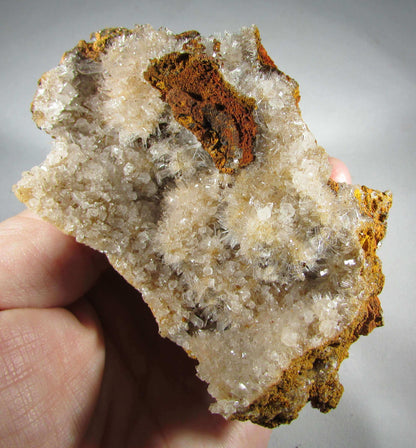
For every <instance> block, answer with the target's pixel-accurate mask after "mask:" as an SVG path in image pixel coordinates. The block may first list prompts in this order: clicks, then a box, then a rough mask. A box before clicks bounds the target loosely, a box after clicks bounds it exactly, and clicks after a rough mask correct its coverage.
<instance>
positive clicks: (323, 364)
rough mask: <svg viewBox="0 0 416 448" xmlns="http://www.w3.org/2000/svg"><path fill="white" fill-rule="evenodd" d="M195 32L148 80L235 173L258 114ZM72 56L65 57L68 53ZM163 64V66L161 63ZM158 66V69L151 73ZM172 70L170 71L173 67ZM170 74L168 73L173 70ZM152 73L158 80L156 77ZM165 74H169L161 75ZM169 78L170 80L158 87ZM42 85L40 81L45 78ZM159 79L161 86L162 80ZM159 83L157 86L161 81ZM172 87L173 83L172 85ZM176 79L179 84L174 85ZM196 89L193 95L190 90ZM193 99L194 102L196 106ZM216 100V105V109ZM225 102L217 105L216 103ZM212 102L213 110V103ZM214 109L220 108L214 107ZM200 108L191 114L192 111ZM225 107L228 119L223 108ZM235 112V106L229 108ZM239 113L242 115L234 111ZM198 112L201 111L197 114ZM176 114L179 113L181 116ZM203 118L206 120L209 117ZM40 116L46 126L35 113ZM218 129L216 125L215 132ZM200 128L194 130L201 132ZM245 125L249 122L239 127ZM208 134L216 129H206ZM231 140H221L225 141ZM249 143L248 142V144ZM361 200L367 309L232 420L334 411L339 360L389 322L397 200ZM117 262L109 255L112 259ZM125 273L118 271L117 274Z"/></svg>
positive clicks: (267, 63)
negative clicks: (186, 73) (389, 236)
mask: <svg viewBox="0 0 416 448" xmlns="http://www.w3.org/2000/svg"><path fill="white" fill-rule="evenodd" d="M130 33H131V31H130V30H128V29H125V28H107V29H104V30H102V31H98V32H96V33H94V34H93V35H92V36H91V39H93V41H92V42H86V41H84V40H82V41H80V42H79V43H78V45H77V47H76V49H75V50H76V51H77V53H78V56H79V57H81V58H86V59H92V60H97V59H98V58H99V57H100V55H101V53H103V52H105V51H106V49H107V48H108V46H109V45H111V43H112V40H113V39H114V38H115V37H117V36H119V35H123V34H124V35H129V34H130ZM199 36H200V35H199V33H198V32H197V31H187V32H185V33H181V34H177V35H176V36H175V37H176V38H177V39H178V40H181V41H184V44H183V50H184V52H185V53H187V54H188V56H187V57H186V59H187V60H186V61H184V59H183V54H184V53H176V54H171V55H168V59H169V60H163V58H162V60H159V61H157V60H155V61H152V62H151V64H150V66H149V72H148V79H147V80H148V81H149V82H151V83H152V80H153V83H152V84H153V85H154V87H155V88H157V89H158V90H159V91H160V92H161V93H162V98H163V97H164V98H163V99H164V100H166V99H167V98H166V97H167V96H168V94H169V93H170V92H171V91H172V90H174V92H173V93H172V98H170V101H166V102H168V103H169V104H170V106H171V107H172V109H175V108H176V111H175V110H174V111H173V112H174V115H176V116H175V118H176V119H177V120H178V122H179V123H181V124H182V125H183V126H185V127H186V128H187V129H189V130H191V131H192V132H194V134H195V135H196V134H197V132H195V131H196V130H198V133H199V134H200V135H197V137H198V138H199V140H200V141H201V144H202V145H203V147H204V149H206V150H207V151H208V152H209V153H210V155H211V157H212V158H213V160H214V163H215V165H216V166H217V168H218V169H219V170H220V171H223V172H228V173H233V172H234V167H230V166H229V164H228V162H229V161H231V160H232V158H233V156H237V157H238V156H239V157H238V158H239V167H240V168H242V167H244V166H246V165H248V164H249V163H250V162H252V160H253V159H254V157H255V155H254V154H253V151H252V149H253V142H254V138H255V134H256V125H255V123H254V120H253V122H252V112H253V109H254V108H255V105H254V104H253V103H252V101H251V99H250V98H245V97H243V96H242V95H239V94H238V93H237V92H236V91H235V90H234V89H233V87H232V86H230V85H229V84H228V83H226V82H225V81H224V80H223V79H222V78H221V75H220V74H219V72H218V66H217V64H216V62H215V61H214V60H212V59H211V60H207V59H208V58H206V57H204V50H205V48H204V46H203V45H202V44H201V42H200V37H199ZM255 37H256V43H257V53H258V60H259V62H260V65H261V67H262V70H264V71H276V72H278V73H279V75H281V76H285V77H286V78H287V79H289V80H290V79H291V78H290V77H289V76H288V75H285V74H284V73H283V72H282V71H280V70H279V69H278V68H277V66H276V65H275V63H274V62H273V60H272V59H271V58H270V57H269V55H268V54H267V52H266V50H265V49H264V47H263V45H262V43H261V40H260V34H259V32H258V30H256V36H255ZM214 44H215V46H214V51H215V52H219V51H220V45H219V42H218V41H216V42H214ZM66 54H67V53H65V54H64V55H63V58H64V57H65V56H66ZM165 62H168V65H169V63H170V64H172V65H173V66H174V67H175V66H176V68H177V66H182V67H183V68H189V67H191V71H194V72H195V71H196V72H199V76H196V77H195V78H196V79H194V81H196V82H195V84H194V85H197V84H199V82H200V81H201V79H202V78H204V76H205V75H206V74H207V73H208V72H210V73H211V74H214V75H215V77H216V80H215V83H216V84H217V86H216V89H217V90H218V95H219V96H220V97H223V99H222V101H220V102H218V101H213V99H212V98H209V92H207V89H206V88H205V92H202V89H201V92H200V91H198V92H196V93H195V94H194V98H191V100H190V99H189V98H187V97H185V95H184V94H183V93H184V92H186V89H185V88H184V89H182V87H183V86H184V84H185V83H183V82H182V81H183V80H174V81H173V82H172V77H171V76H166V77H165V76H161V73H160V72H159V73H157V72H158V71H159V70H158V68H159V67H158V65H159V64H161V65H162V66H163V64H164V63H165ZM158 63H159V64H158ZM152 68H153V70H155V72H156V73H155V72H153V73H152ZM169 71H170V70H169ZM169 71H168V72H169ZM152 74H153V75H155V74H156V75H157V76H154V77H153V79H151V78H152V76H150V75H152ZM162 78H165V79H162ZM160 81H162V82H163V81H164V82H166V81H167V83H166V84H168V85H166V84H165V85H164V86H163V85H162V84H160ZM41 82H42V78H41V79H40V80H39V83H41ZM158 83H159V84H158ZM157 84H158V85H157ZM169 84H170V85H169ZM172 84H174V85H172ZM192 93H193V92H192ZM292 94H293V97H294V98H295V100H296V104H297V105H298V103H299V100H300V95H299V88H298V86H297V85H296V87H295V89H294V91H293V93H292ZM192 100H196V101H195V103H193V102H192ZM215 104H217V107H216V108H215ZM218 105H219V107H218ZM207 106H208V107H207ZM214 108H215V110H214ZM192 109H194V110H193V111H192V113H190V112H191V110H192ZM225 109H227V114H226V115H227V116H224V115H225V114H224V115H222V114H221V113H222V112H223V111H224V110H225ZM228 109H229V110H228ZM236 110H237V113H236V112H235V111H236ZM194 111H196V112H194ZM175 112H176V113H175ZM201 112H203V113H204V114H206V115H207V117H208V118H209V119H210V120H211V122H212V124H211V126H210V127H209V128H210V129H206V128H205V129H204V127H203V126H201V124H200V123H199V122H198V115H199V114H201ZM207 117H203V118H204V120H203V121H205V122H206V121H207V120H206V118H207ZM33 118H34V121H35V122H36V124H37V125H38V126H40V124H39V122H38V121H37V119H36V117H35V116H34V117H33ZM220 118H226V120H225V126H224V125H221V123H220V122H221V120H220ZM243 122H246V123H247V122H248V123H249V126H248V128H249V130H248V133H247V134H244V132H243V133H241V131H240V132H239V133H238V134H237V133H236V132H235V128H236V127H237V124H238V127H239V128H240V125H243ZM216 127H217V129H215V128H216ZM195 128H196V129H195ZM241 128H244V126H241ZM207 131H210V132H207ZM221 137H222V140H223V142H224V141H225V142H226V144H225V145H224V144H223V145H222V147H220V145H218V144H217V142H218V141H221ZM243 141H244V143H243ZM236 146H240V147H242V146H243V149H244V150H243V151H242V154H236V152H235V147H236ZM328 184H329V186H330V187H331V189H332V190H333V192H334V194H337V191H338V190H339V188H340V187H339V184H337V183H336V182H334V181H333V180H329V181H328ZM17 196H18V198H19V199H20V200H21V201H22V202H25V201H26V200H27V198H25V197H23V196H22V195H21V192H20V194H19V192H17ZM355 197H356V199H357V201H358V203H359V206H360V211H361V213H362V215H364V216H367V217H368V218H370V219H369V220H368V222H367V223H366V224H365V225H363V226H362V228H361V229H360V230H359V232H358V233H359V241H360V244H361V247H362V248H363V251H364V254H365V263H364V267H363V269H362V272H361V275H362V277H363V279H364V281H365V283H366V284H367V285H369V290H368V295H367V296H368V297H367V298H366V299H365V300H363V301H362V306H361V307H360V309H359V310H358V311H357V314H356V316H355V318H354V319H353V320H352V321H351V323H350V324H349V325H348V326H347V327H346V328H345V329H344V330H343V331H342V332H340V333H339V334H338V335H337V336H336V337H334V338H333V339H332V340H330V341H328V342H327V343H325V344H323V345H321V346H320V347H317V348H314V349H311V350H309V351H307V352H306V353H305V354H304V355H302V356H301V357H299V358H297V359H295V360H294V361H292V363H291V365H290V366H289V367H288V368H287V369H286V370H285V372H284V373H283V375H282V377H281V378H280V379H279V381H278V382H277V383H276V384H274V385H273V386H271V387H270V388H269V389H268V390H267V391H265V392H264V393H263V395H262V396H261V397H259V398H258V399H257V400H255V401H254V402H253V403H251V404H250V405H249V406H248V407H247V408H246V409H244V410H243V411H241V412H237V413H235V414H233V415H232V416H231V419H234V420H242V421H244V420H251V421H252V422H254V423H257V424H260V425H262V426H266V427H269V428H274V427H276V426H278V425H280V424H284V423H290V422H291V421H292V420H294V419H295V418H296V417H297V416H298V413H299V411H300V410H301V409H302V408H303V407H304V406H305V404H306V403H307V402H308V401H310V402H311V404H312V406H313V407H315V408H318V409H319V410H320V411H321V412H328V411H329V410H331V409H333V408H335V407H336V406H337V404H338V402H339V400H340V398H341V395H342V392H343V386H342V384H341V383H340V382H339V378H338V369H339V366H340V364H341V362H342V361H343V360H344V359H345V358H347V357H348V349H349V347H350V345H351V344H352V343H353V342H355V341H356V340H357V339H358V338H359V336H361V335H367V334H369V333H370V332H371V331H372V330H373V329H374V328H376V327H379V326H382V325H383V319H382V315H381V313H382V310H381V306H380V301H379V299H378V297H377V295H378V294H379V293H380V292H381V290H382V289H383V285H384V275H383V273H382V271H381V262H380V260H379V258H378V257H377V256H376V249H377V246H378V243H379V242H380V241H381V240H382V239H383V238H384V235H385V232H386V219H387V215H388V211H389V209H390V207H391V205H392V197H391V194H390V193H388V192H384V193H383V192H379V191H376V190H371V189H369V188H367V187H365V186H363V187H361V188H357V189H356V190H355ZM111 261H112V260H110V262H111ZM119 272H120V271H119ZM120 273H121V274H122V275H123V277H125V278H126V280H127V281H130V282H132V279H131V273H129V272H120Z"/></svg>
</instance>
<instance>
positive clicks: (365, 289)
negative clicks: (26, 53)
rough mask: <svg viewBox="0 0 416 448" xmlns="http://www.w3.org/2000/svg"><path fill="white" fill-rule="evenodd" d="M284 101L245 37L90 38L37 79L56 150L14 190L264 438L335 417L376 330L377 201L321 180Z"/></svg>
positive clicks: (137, 34) (43, 124) (287, 87)
mask: <svg viewBox="0 0 416 448" xmlns="http://www.w3.org/2000/svg"><path fill="white" fill-rule="evenodd" d="M299 98H300V97H299V90H298V85H297V83H296V82H295V81H294V80H293V79H291V78H290V77H288V76H286V75H285V74H284V73H283V72H281V71H280V70H279V69H278V68H277V67H276V65H275V64H274V63H273V61H272V60H271V58H270V57H269V56H268V55H267V53H266V51H265V49H264V48H263V46H262V44H261V41H260V37H259V33H258V30H257V29H256V28H255V27H250V28H243V29H242V30H241V31H240V32H239V33H224V34H222V35H218V36H215V37H207V38H206V37H202V36H200V35H199V33H197V32H196V31H189V32H185V33H182V34H174V33H172V32H170V31H169V30H165V29H161V30H154V29H153V28H151V27H150V26H137V27H135V28H134V29H132V30H127V29H122V28H118V29H108V30H104V31H100V32H98V33H95V38H94V40H93V42H90V43H87V42H85V41H81V42H79V44H78V45H77V46H76V47H75V48H74V49H73V50H71V51H69V52H67V53H65V54H64V56H63V58H62V61H61V63H60V64H59V66H58V67H56V68H54V69H52V70H50V71H49V72H47V73H46V74H45V75H43V77H42V78H41V80H40V81H39V88H38V90H37V92H36V95H35V98H34V100H33V104H32V112H33V118H34V120H35V122H36V124H37V125H38V126H39V127H40V128H41V129H43V130H45V131H46V132H48V133H49V134H50V135H51V136H52V138H53V149H52V152H51V153H50V154H49V156H48V157H47V159H46V160H45V161H44V162H43V164H42V165H41V166H39V167H35V168H33V169H32V170H31V171H29V172H27V173H24V175H23V178H22V180H21V181H20V182H19V183H18V185H17V186H16V187H15V192H16V194H17V196H18V197H19V198H20V199H21V200H22V201H23V202H24V203H25V204H26V205H27V206H28V207H29V208H30V209H32V210H33V211H35V212H36V213H38V214H39V215H40V216H42V217H43V218H45V219H46V220H48V221H50V222H52V223H54V224H55V225H56V226H58V227H59V228H60V229H61V230H62V231H63V232H65V233H67V234H70V235H74V236H75V238H76V239H77V240H78V241H79V242H81V243H84V244H87V245H89V246H91V247H93V248H94V249H97V250H99V251H102V252H105V253H106V255H107V257H108V259H109V260H110V262H111V263H112V265H113V266H114V267H115V269H116V270H118V271H119V272H120V273H121V274H122V275H123V276H124V277H125V278H126V279H127V280H128V281H129V282H130V283H131V284H132V285H134V286H135V287H136V288H137V289H138V290H139V291H141V293H142V295H143V298H144V300H145V301H146V302H147V303H148V305H149V306H150V308H151V309H152V311H153V313H154V316H155V318H156V320H157V322H158V324H159V329H160V333H161V334H162V335H163V336H166V337H168V338H170V339H171V340H173V341H175V342H176V343H177V344H179V345H180V346H182V347H183V348H184V349H185V350H186V351H187V353H188V354H189V355H190V356H192V357H194V358H196V359H197V360H198V363H199V364H198V367H197V372H198V375H199V377H200V378H201V379H203V380H204V381H206V382H207V383H208V384H209V386H208V391H209V393H210V394H211V395H212V397H213V398H214V399H215V402H214V403H213V404H212V405H211V410H212V412H216V413H220V414H222V415H223V416H225V417H226V418H231V419H240V420H247V419H249V420H251V421H253V422H256V423H259V424H262V425H265V426H269V427H273V426H276V425H278V424H280V423H287V422H290V421H291V420H293V419H294V418H296V416H297V414H298V411H299V410H300V409H301V408H302V407H303V406H304V405H305V403H307V402H308V401H311V403H312V405H313V406H315V407H318V408H319V409H320V410H321V411H324V412H325V411H328V410H329V409H330V408H333V407H335V406H336V405H337V402H338V400H339V398H340V396H341V393H342V386H341V385H340V383H339V381H338V373H337V372H338V368H339V365H340V362H341V361H342V360H343V359H344V358H345V357H346V356H347V353H348V348H349V346H350V344H351V343H352V342H354V341H355V340H356V339H357V338H358V337H359V335H362V334H367V333H369V332H370V331H371V330H372V329H373V328H374V327H377V326H380V325H381V324H382V318H381V309H380V303H379V300H378V298H377V295H378V294H379V293H380V291H381V289H382V286H383V274H382V272H381V267H380V262H379V260H378V258H377V257H376V254H375V251H376V247H377V245H378V243H379V241H380V240H381V239H382V238H383V236H384V233H385V227H386V224H385V222H386V217H387V213H388V210H389V208H390V205H391V195H390V193H381V192H378V191H374V190H371V189H368V188H366V187H358V186H351V185H346V184H341V183H335V182H334V181H331V180H330V166H329V163H328V157H327V154H326V153H325V151H324V150H323V149H322V148H321V147H319V146H318V145H317V143H316V141H315V139H314V137H313V135H312V134H311V132H310V131H309V129H308V128H307V126H306V125H305V123H304V122H303V120H302V118H301V114H300V110H299V107H298V103H299Z"/></svg>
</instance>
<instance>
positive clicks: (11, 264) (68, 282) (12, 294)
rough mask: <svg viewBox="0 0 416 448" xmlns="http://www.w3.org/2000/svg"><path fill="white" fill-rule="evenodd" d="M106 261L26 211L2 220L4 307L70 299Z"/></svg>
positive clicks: (0, 263)
mask: <svg viewBox="0 0 416 448" xmlns="http://www.w3.org/2000/svg"><path fill="white" fill-rule="evenodd" d="M106 266H107V264H106V259H105V257H104V256H103V255H101V254H99V253H97V252H95V251H94V250H92V249H90V248H88V247H86V246H84V245H81V244H78V243H77V242H76V241H75V239H74V238H72V237H69V236H67V235H64V234H63V233H61V232H60V231H59V230H58V229H56V228H55V227H54V226H52V225H51V224H48V223H46V222H45V221H42V220H41V219H40V218H37V217H36V216H35V215H33V214H32V213H31V212H29V211H25V212H23V213H21V214H19V215H17V216H15V217H13V218H10V219H8V220H6V221H4V222H2V223H1V224H0V285H1V289H0V310H2V309H8V308H20V307H56V306H65V305H68V304H69V303H72V302H73V301H75V300H76V299H78V298H79V297H81V296H82V295H83V294H84V293H85V292H86V291H87V290H88V289H89V288H90V287H91V286H92V285H93V284H94V282H95V281H96V279H97V277H98V275H99V274H100V272H101V271H102V270H103V269H104V268H105V267H106Z"/></svg>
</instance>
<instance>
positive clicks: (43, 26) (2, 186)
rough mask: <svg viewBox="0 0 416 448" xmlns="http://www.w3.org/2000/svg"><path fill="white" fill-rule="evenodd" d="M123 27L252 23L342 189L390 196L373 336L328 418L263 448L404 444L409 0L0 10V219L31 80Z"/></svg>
mask: <svg viewBox="0 0 416 448" xmlns="http://www.w3.org/2000/svg"><path fill="white" fill-rule="evenodd" d="M135 23H150V24H151V25H153V26H154V27H160V26H166V27H168V28H170V29H172V30H173V31H175V32H181V31H184V30H188V29H197V30H199V31H200V32H201V33H203V34H212V33H215V32H222V31H224V30H237V29H238V28H240V27H241V26H243V25H249V24H251V23H255V24H257V25H258V27H259V29H260V32H261V36H262V39H263V44H264V47H265V48H266V49H267V51H268V52H269V54H270V56H271V57H272V59H273V60H274V61H275V62H276V63H277V65H278V66H279V68H281V69H282V70H284V71H285V72H286V73H288V74H289V75H291V76H292V77H294V78H295V79H296V80H297V81H298V82H299V84H300V88H301V95H302V100H301V108H302V111H303V117H304V119H305V121H306V122H307V123H308V125H309V127H310V129H311V130H312V132H313V133H314V135H315V136H316V138H317V140H318V142H319V143H320V144H321V145H322V146H324V147H325V148H326V150H327V152H328V153H330V154H331V155H333V156H335V157H338V158H341V159H342V160H344V161H345V163H346V164H347V165H348V166H349V168H350V171H351V173H352V177H353V182H354V183H359V184H366V185H368V186H370V187H373V188H377V189H380V190H386V189H390V190H392V191H393V194H394V206H393V209H392V211H391V215H390V220H389V229H388V234H387V238H386V240H385V242H384V244H383V247H382V248H381V250H380V256H381V258H382V260H383V265H384V272H385V274H386V285H385V288H384V291H383V293H382V295H381V300H382V304H383V308H384V317H385V327H384V328H382V329H377V330H376V331H374V333H373V334H372V335H371V336H370V337H364V338H361V340H360V341H359V342H358V343H357V344H355V345H354V346H353V347H352V349H351V351H350V358H349V359H348V360H346V361H345V362H344V364H343V365H342V367H341V371H340V375H341V380H342V382H343V384H344V386H345V392H344V395H343V398H342V399H341V403H340V405H339V406H338V408H337V409H336V410H334V411H332V412H330V413H329V414H327V415H323V414H320V413H319V412H318V411H316V410H312V409H311V408H310V407H309V406H307V407H306V408H305V409H304V410H303V411H302V413H301V415H300V417H299V418H298V419H297V420H296V421H295V422H293V423H292V424H291V425H290V426H283V427H280V428H278V429H276V430H274V432H273V435H272V439H271V442H270V447H291V448H295V447H299V448H300V447H319V448H325V447H328V448H329V447H331V448H333V447H352V446H356V447H378V448H381V447H386V448H387V447H392V446H400V447H411V446H414V440H415V439H416V430H415V423H414V418H415V415H416V412H415V411H416V405H415V401H416V393H415V379H414V378H415V371H416V362H415V352H416V350H415V345H414V340H415V336H416V332H415V322H416V313H415V308H416V307H415V299H416V298H415V290H416V281H415V275H414V274H415V272H414V271H415V269H414V260H415V249H416V247H415V239H414V235H415V230H414V226H415V224H414V223H415V222H416V216H415V187H414V180H413V179H414V175H413V174H414V171H415V169H416V157H415V151H414V146H415V140H416V131H415V128H416V123H415V113H414V112H415V104H416V89H415V81H416V75H415V73H416V52H415V48H416V32H415V28H416V1H415V0H409V1H400V0H390V1H382V0H380V1H377V0H371V1H359V0H349V1H341V0H340V1H324V0H321V1H306V0H305V1H299V0H297V1H293V0H292V1H285V2H283V1H275V2H266V1H257V2H255V1H247V2H246V1H240V2H232V1H228V2H227V1H213V0H211V1H208V0H207V1H204V2H202V1H195V2H191V1H185V0H182V1H180V0H176V1H161V0H154V1H153V2H143V1H139V0H135V1H133V0H129V1H124V2H121V1H120V2H116V1H115V0H112V1H111V0H93V1H89V0H82V1H79V0H74V1H52V0H37V1H32V0H13V1H12V0H10V1H6V0H1V4H0V25H1V26H0V42H1V44H0V64H1V70H0V78H1V82H0V98H1V103H0V104H1V108H0V123H1V127H0V132H1V138H0V155H1V159H0V160H1V163H0V170H1V171H0V173H1V175H0V201H1V210H0V218H1V219H4V218H6V217H8V216H11V215H13V214H14V213H16V212H18V211H19V210H22V208H23V207H22V206H21V205H20V204H19V202H18V201H17V200H16V199H15V198H14V196H13V194H12V193H11V185H12V184H13V183H15V182H16V181H17V180H18V178H19V175H20V172H21V171H22V170H25V169H29V168H30V167H32V166H33V165H34V164H37V163H39V162H41V161H42V160H43V159H44V157H45V155H46V154H47V152H48V149H49V138H48V137H47V136H46V135H44V134H43V133H42V132H40V131H39V130H37V128H36V127H35V125H34V124H33V123H32V121H31V117H30V113H29V104H30V101H31V99H32V95H33V93H34V91H35V88H36V82H37V79H38V78H39V77H40V75H41V74H42V73H43V72H44V71H46V70H48V69H50V68H52V67H54V66H55V65H56V64H57V63H58V62H59V59H60V56H61V55H62V53H63V52H64V51H65V50H68V49H70V48H72V47H73V46H74V45H75V44H76V42H77V41H78V40H79V39H88V37H89V34H90V33H91V32H92V31H95V30H98V29H101V28H104V27H108V26H126V27H131V26H132V25H134V24H135ZM0 418H1V416H0Z"/></svg>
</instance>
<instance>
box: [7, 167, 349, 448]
mask: <svg viewBox="0 0 416 448" xmlns="http://www.w3.org/2000/svg"><path fill="white" fill-rule="evenodd" d="M331 163H332V166H333V172H332V175H331V176H332V177H333V178H334V180H338V181H349V179H350V178H349V174H348V170H347V169H346V167H345V165H343V164H342V163H341V162H339V161H337V160H336V159H331ZM0 285H1V288H0V415H1V418H0V448H14V447H19V448H20V447H25V448H32V447H42V448H48V447H53V448H56V447H60V448H64V447H100V448H101V447H117V448H119V447H123V448H124V447H146V448H150V447H152V448H153V447H155V448H156V447H157V448H164V447H169V448H176V447H180V448H187V447H192V448H194V447H206V448H208V447H215V448H218V447H227V448H233V447H238V448H245V447H247V448H249V447H250V448H252V447H256V448H257V447H258V448H261V447H266V446H267V443H268V439H269V437H270V433H271V432H270V430H268V429H265V428H262V427H260V426H257V425H254V424H252V423H250V422H244V423H242V422H227V421H225V420H224V419H223V418H222V417H221V416H219V415H214V414H211V413H210V412H209V411H208V405H209V396H208V393H207V391H206V387H205V385H204V383H203V382H201V381H200V380H198V379H197V378H196V376H195V362H194V361H193V360H191V359H190V358H188V356H187V355H186V354H185V353H184V352H183V350H182V349H181V348H179V347H178V346H176V345H175V344H173V343H171V342H170V341H168V340H166V339H163V338H161V337H160V336H159V335H158V332H157V326H156V323H155V321H154V318H153V316H152V314H151V313H150V311H149V309H148V308H147V306H146V305H145V304H144V302H143V301H142V300H141V297H140V294H139V293H138V292H137V291H136V290H135V289H133V288H132V287H131V286H129V285H128V284H127V283H126V282H125V281H124V280H123V279H122V278H121V277H120V276H119V275H118V274H117V273H116V272H115V271H114V270H113V269H112V268H111V267H110V266H109V265H108V264H107V262H106V259H105V257H104V256H102V255H100V254H98V253H96V252H94V251H93V250H92V249H89V248H87V247H85V246H83V245H81V244H78V243H76V242H75V240H74V239H73V238H71V237H69V236H65V235H63V234H62V233H61V232H59V231H58V230H57V229H56V228H55V227H53V226H51V225H50V224H47V223H46V222H44V221H42V220H40V219H38V218H37V217H36V216H34V215H33V214H31V213H30V212H23V213H22V214H20V215H18V216H16V217H14V218H11V219H9V220H7V221H4V222H3V223H1V224H0Z"/></svg>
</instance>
